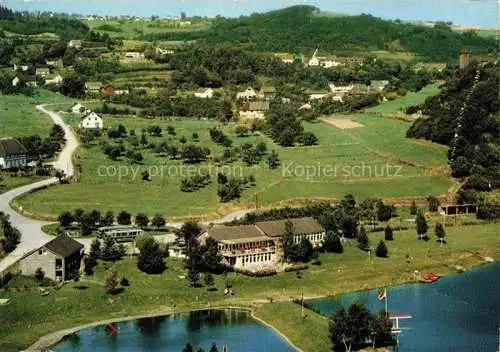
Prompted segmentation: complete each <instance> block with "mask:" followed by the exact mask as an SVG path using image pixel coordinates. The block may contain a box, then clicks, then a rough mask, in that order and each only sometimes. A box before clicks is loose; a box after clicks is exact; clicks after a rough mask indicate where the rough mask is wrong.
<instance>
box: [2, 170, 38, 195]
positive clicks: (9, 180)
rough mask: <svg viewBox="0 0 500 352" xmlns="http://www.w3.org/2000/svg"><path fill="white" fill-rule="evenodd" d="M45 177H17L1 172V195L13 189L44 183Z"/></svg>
mask: <svg viewBox="0 0 500 352" xmlns="http://www.w3.org/2000/svg"><path fill="white" fill-rule="evenodd" d="M43 179H45V177H42V176H16V175H12V174H9V173H6V172H0V193H4V192H7V191H9V190H11V189H14V188H17V187H21V186H25V185H29V184H30V183H34V182H38V181H42V180H43Z"/></svg>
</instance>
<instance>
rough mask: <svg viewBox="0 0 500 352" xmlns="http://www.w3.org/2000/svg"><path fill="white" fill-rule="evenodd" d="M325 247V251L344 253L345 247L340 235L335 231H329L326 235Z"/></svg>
mask: <svg viewBox="0 0 500 352" xmlns="http://www.w3.org/2000/svg"><path fill="white" fill-rule="evenodd" d="M323 248H324V249H325V251H327V252H330V253H343V252H344V247H343V246H342V241H341V240H340V237H339V236H337V234H336V233H335V232H333V231H328V232H327V233H326V236H325V242H324V243H323Z"/></svg>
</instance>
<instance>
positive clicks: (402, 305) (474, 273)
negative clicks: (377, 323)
mask: <svg viewBox="0 0 500 352" xmlns="http://www.w3.org/2000/svg"><path fill="white" fill-rule="evenodd" d="M378 292H379V290H371V291H367V292H361V293H353V294H346V295H342V296H339V297H338V298H328V299H318V300H311V301H309V303H311V304H312V305H313V306H314V307H315V308H317V309H319V310H321V311H322V312H323V313H325V314H328V315H330V314H331V313H332V312H333V311H335V310H336V309H337V308H338V307H339V306H340V305H343V306H344V307H346V308H347V307H348V306H349V305H350V304H351V303H353V302H354V301H356V300H358V301H360V302H362V303H363V304H364V305H365V306H367V307H368V308H369V309H370V310H372V311H374V312H377V311H379V310H380V309H383V308H384V302H383V301H382V302H381V301H379V300H377V293H378ZM387 292H388V305H389V311H390V312H404V313H409V314H411V315H412V316H413V318H412V319H409V320H401V321H400V326H404V327H408V328H410V330H407V331H403V334H402V335H401V337H400V351H401V352H413V351H454V352H461V351H464V352H465V351H474V352H482V351H485V352H486V351H488V352H494V351H496V350H497V348H498V347H499V345H498V344H499V335H498V334H499V327H500V263H495V264H491V265H488V266H484V267H480V268H474V269H472V270H470V271H469V272H467V273H464V274H460V275H454V276H448V277H444V278H442V279H440V280H439V281H437V282H435V283H433V284H410V285H402V286H396V287H391V288H388V290H387Z"/></svg>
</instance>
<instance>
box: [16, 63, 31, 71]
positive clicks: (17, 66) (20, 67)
mask: <svg viewBox="0 0 500 352" xmlns="http://www.w3.org/2000/svg"><path fill="white" fill-rule="evenodd" d="M13 70H14V72H17V71H19V70H21V71H23V72H26V71H28V70H29V66H28V65H16V64H14V69H13Z"/></svg>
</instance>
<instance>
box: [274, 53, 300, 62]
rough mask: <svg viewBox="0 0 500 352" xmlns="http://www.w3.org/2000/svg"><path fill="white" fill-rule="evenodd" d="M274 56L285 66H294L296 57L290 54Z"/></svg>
mask: <svg viewBox="0 0 500 352" xmlns="http://www.w3.org/2000/svg"><path fill="white" fill-rule="evenodd" d="M274 56H275V57H276V58H278V59H280V60H281V62H284V63H285V64H293V62H294V61H295V56H293V55H292V54H289V53H276V54H274Z"/></svg>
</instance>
